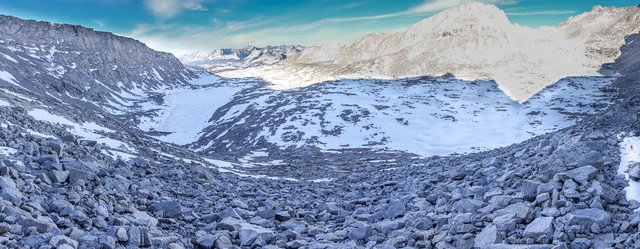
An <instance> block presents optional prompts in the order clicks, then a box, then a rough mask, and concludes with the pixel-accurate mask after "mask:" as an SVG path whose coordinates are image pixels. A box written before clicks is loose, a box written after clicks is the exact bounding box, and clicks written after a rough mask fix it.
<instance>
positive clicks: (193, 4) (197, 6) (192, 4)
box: [184, 1, 209, 11]
mask: <svg viewBox="0 0 640 249" xmlns="http://www.w3.org/2000/svg"><path fill="white" fill-rule="evenodd" d="M184 8H185V9H188V10H199V11H207V10H209V9H208V8H207V7H205V6H204V5H202V3H201V2H200V1H189V2H187V3H185V4H184Z"/></svg>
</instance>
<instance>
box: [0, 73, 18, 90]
mask: <svg viewBox="0 0 640 249" xmlns="http://www.w3.org/2000/svg"><path fill="white" fill-rule="evenodd" d="M0 79H1V80H4V81H6V82H9V83H11V84H14V85H18V83H16V78H15V77H13V75H11V74H10V73H9V72H7V71H2V70H0ZM18 86H20V85H18Z"/></svg>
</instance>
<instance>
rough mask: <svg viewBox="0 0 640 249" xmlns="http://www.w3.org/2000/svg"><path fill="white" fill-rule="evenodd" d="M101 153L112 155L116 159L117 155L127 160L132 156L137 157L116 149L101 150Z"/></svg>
mask: <svg viewBox="0 0 640 249" xmlns="http://www.w3.org/2000/svg"><path fill="white" fill-rule="evenodd" d="M102 153H103V154H105V155H107V156H110V157H112V158H113V159H117V158H118V157H120V158H121V159H122V160H123V161H129V160H131V159H133V158H136V157H138V156H137V155H133V154H129V153H124V152H120V151H117V150H102Z"/></svg>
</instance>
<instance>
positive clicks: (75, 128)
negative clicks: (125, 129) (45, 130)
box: [28, 109, 135, 151]
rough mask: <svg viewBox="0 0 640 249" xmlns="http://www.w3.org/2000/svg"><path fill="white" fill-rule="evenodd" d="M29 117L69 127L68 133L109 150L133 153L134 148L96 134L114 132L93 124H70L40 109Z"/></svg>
mask: <svg viewBox="0 0 640 249" xmlns="http://www.w3.org/2000/svg"><path fill="white" fill-rule="evenodd" d="M28 113H29V115H30V116H32V117H33V118H34V119H36V120H40V121H45V122H49V123H58V124H62V125H66V126H70V127H71V129H70V130H69V132H71V133H73V134H75V135H78V136H81V137H83V138H85V139H89V140H95V141H97V142H98V143H104V144H105V145H107V146H109V147H111V148H121V149H125V150H128V151H135V149H134V148H131V147H130V146H129V145H128V144H126V143H124V142H122V141H118V140H115V139H111V138H108V137H105V136H103V135H100V134H98V133H96V132H109V133H113V132H114V131H113V130H111V129H107V128H104V127H102V126H100V125H98V124H96V123H93V122H85V123H83V124H78V123H75V122H72V121H70V120H68V119H66V118H64V117H61V116H57V115H54V114H51V113H50V112H48V111H45V110H42V109H33V110H31V111H29V112H28Z"/></svg>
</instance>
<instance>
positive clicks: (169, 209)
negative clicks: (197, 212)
mask: <svg viewBox="0 0 640 249" xmlns="http://www.w3.org/2000/svg"><path fill="white" fill-rule="evenodd" d="M151 211H152V212H154V213H155V214H156V215H159V216H160V217H163V218H176V217H179V216H180V215H181V214H182V208H181V207H180V203H178V202H177V201H158V202H155V203H153V204H152V205H151Z"/></svg>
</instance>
